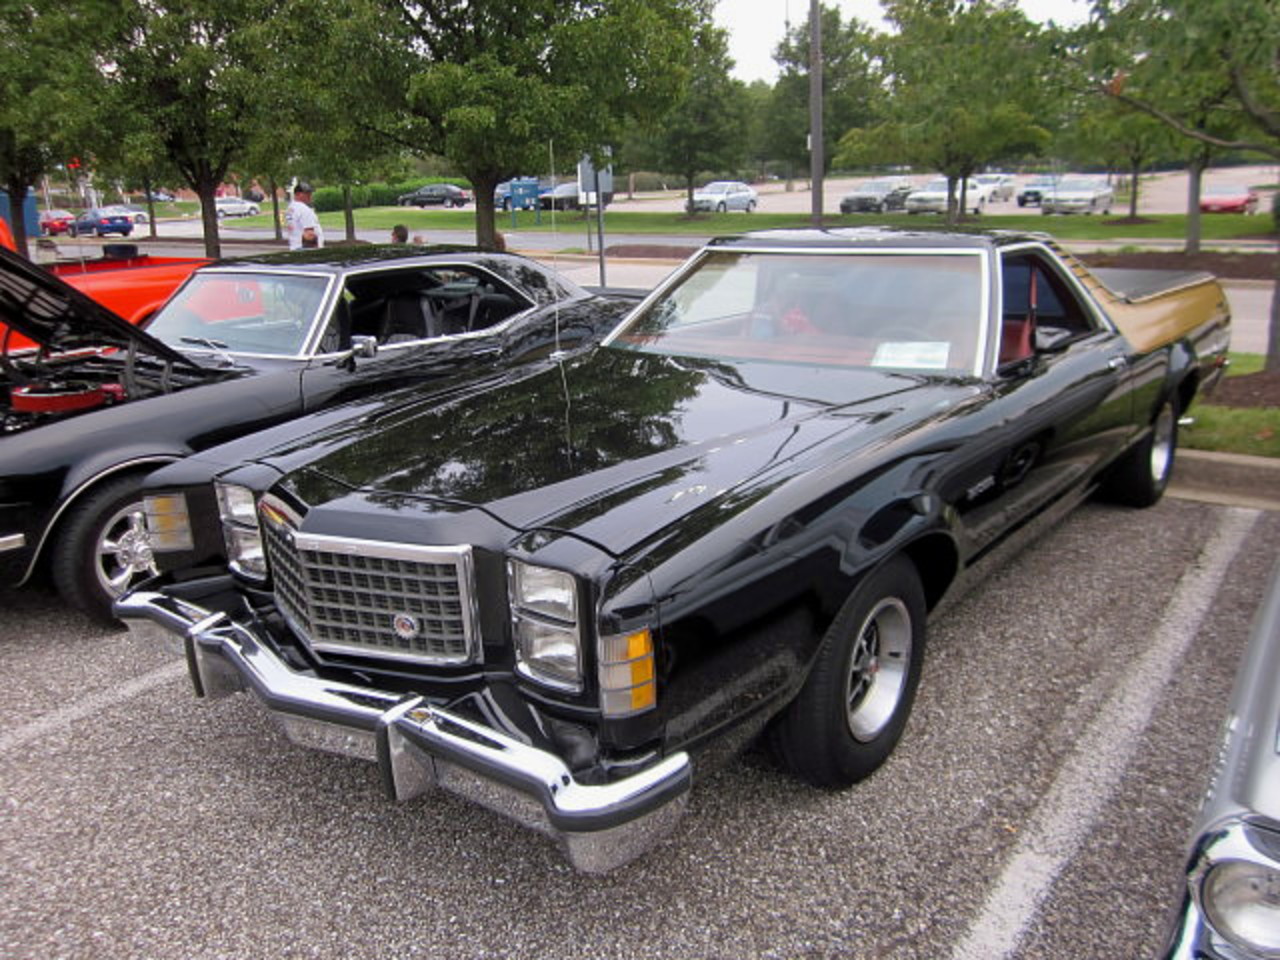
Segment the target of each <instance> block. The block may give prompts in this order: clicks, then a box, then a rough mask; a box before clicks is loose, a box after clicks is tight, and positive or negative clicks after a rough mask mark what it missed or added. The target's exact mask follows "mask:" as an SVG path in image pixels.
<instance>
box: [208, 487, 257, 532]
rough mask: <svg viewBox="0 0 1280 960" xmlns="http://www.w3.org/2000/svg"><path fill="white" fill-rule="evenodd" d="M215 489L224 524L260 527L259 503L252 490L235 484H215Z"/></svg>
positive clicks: (219, 511)
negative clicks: (228, 522)
mask: <svg viewBox="0 0 1280 960" xmlns="http://www.w3.org/2000/svg"><path fill="white" fill-rule="evenodd" d="M213 489H214V492H215V493H217V495H218V513H219V514H220V515H221V516H222V519H223V521H224V522H226V521H230V522H232V523H241V524H245V525H246V526H248V525H253V526H255V527H256V526H257V525H258V511H257V501H256V500H255V499H254V496H253V491H252V490H250V489H249V488H248V487H242V486H239V485H238V484H234V483H219V482H215V483H214V485H213Z"/></svg>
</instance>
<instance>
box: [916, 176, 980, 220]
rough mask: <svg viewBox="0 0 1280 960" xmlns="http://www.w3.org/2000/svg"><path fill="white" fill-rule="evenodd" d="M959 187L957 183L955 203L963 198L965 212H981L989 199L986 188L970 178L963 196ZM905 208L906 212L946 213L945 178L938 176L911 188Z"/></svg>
mask: <svg viewBox="0 0 1280 960" xmlns="http://www.w3.org/2000/svg"><path fill="white" fill-rule="evenodd" d="M960 187H961V185H960V184H959V183H957V184H956V203H960V202H961V201H962V200H963V202H964V204H965V209H964V212H965V213H982V210H983V208H984V207H986V205H987V200H988V199H989V198H988V193H987V188H986V187H984V186H983V185H982V184H980V183H979V182H978V181H977V180H973V179H970V180H969V181H968V182H967V186H966V187H965V190H964V196H963V197H961V196H960ZM906 210H907V213H946V212H947V178H946V177H938V178H937V179H936V180H930V181H929V182H928V183H926V184H925V185H924V186H923V187H921V188H920V189H919V190H912V191H911V194H910V196H908V197H907V206H906Z"/></svg>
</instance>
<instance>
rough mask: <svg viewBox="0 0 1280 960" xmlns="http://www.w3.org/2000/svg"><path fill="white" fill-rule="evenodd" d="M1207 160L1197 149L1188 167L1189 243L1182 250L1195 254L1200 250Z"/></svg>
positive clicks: (1189, 254)
mask: <svg viewBox="0 0 1280 960" xmlns="http://www.w3.org/2000/svg"><path fill="white" fill-rule="evenodd" d="M1206 166H1207V161H1206V160H1205V158H1204V157H1203V156H1202V155H1201V153H1200V152H1199V151H1197V153H1196V156H1195V157H1193V158H1192V160H1191V163H1190V165H1189V166H1188V167H1187V243H1186V246H1185V247H1183V248H1182V252H1183V253H1185V254H1186V255H1187V256H1193V255H1195V254H1197V253H1199V252H1200V183H1201V179H1202V178H1203V177H1204V168H1205V167H1206Z"/></svg>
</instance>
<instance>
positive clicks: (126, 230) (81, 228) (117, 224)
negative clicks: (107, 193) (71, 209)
mask: <svg viewBox="0 0 1280 960" xmlns="http://www.w3.org/2000/svg"><path fill="white" fill-rule="evenodd" d="M67 232H68V233H69V234H71V236H73V237H78V236H81V235H82V234H83V235H86V236H94V235H95V234H96V235H97V236H99V237H105V236H106V235H107V234H108V233H118V234H120V235H121V236H122V237H127V236H129V234H131V233H133V218H132V217H130V216H129V214H128V213H126V212H125V211H123V210H119V209H115V210H107V209H104V208H102V207H91V208H89V209H88V210H86V211H84V213H82V214H80V216H78V217H76V218H75V219H74V220H72V221H71V225H70V226H69V227H68V228H67Z"/></svg>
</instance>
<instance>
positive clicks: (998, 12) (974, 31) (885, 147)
mask: <svg viewBox="0 0 1280 960" xmlns="http://www.w3.org/2000/svg"><path fill="white" fill-rule="evenodd" d="M885 15H886V17H887V18H888V20H889V21H890V22H891V23H892V24H893V25H894V26H895V27H896V32H895V33H893V34H891V35H889V36H886V37H884V38H882V41H881V50H882V55H883V58H884V63H885V71H886V74H887V76H888V84H889V96H888V99H887V100H886V101H885V103H884V106H883V109H882V111H881V112H880V114H879V117H878V119H877V121H876V122H874V123H872V124H871V125H869V126H866V127H862V128H855V129H853V130H850V131H848V132H847V133H846V134H845V135H844V137H842V138H841V141H840V146H839V150H838V154H837V161H838V162H841V163H849V164H854V163H859V162H861V163H868V162H870V163H910V164H912V165H914V166H918V167H923V168H925V169H931V170H938V171H940V172H942V173H943V174H945V175H946V177H947V180H948V210H949V212H948V219H949V220H952V221H954V219H955V216H956V211H957V208H959V209H963V208H964V207H965V206H966V198H965V196H964V193H965V191H964V185H965V184H966V182H967V180H968V178H969V177H970V176H972V175H973V174H974V173H975V172H977V171H979V170H981V169H982V168H983V167H985V166H986V165H987V164H990V163H994V162H996V161H998V160H1001V159H1003V158H1005V157H1008V156H1010V155H1013V154H1017V153H1023V152H1027V151H1031V150H1039V149H1040V148H1041V147H1042V146H1043V144H1044V143H1045V142H1046V141H1047V140H1048V136H1049V133H1048V131H1047V130H1045V128H1044V127H1043V126H1041V125H1040V124H1039V123H1038V122H1037V120H1036V118H1037V117H1038V116H1039V115H1040V113H1039V110H1040V107H1041V106H1042V104H1043V103H1044V102H1045V101H1046V100H1047V99H1048V96H1047V89H1048V85H1049V75H1048V71H1047V69H1046V68H1045V67H1044V64H1045V63H1046V62H1047V61H1048V58H1046V57H1045V56H1043V50H1044V40H1043V37H1041V35H1040V34H1039V32H1038V30H1037V28H1036V26H1035V25H1034V24H1033V23H1031V22H1030V21H1029V20H1027V18H1026V17H1025V16H1024V15H1023V14H1022V13H1021V12H1020V11H1019V10H1018V9H1017V8H1016V6H1014V5H1013V4H1012V3H1011V2H1008V0H972V2H962V0H889V2H887V3H886V4H885ZM957 183H959V184H960V185H961V188H960V195H959V197H958V198H957V197H956V195H955V185H956V184H957ZM957 201H958V203H957Z"/></svg>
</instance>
